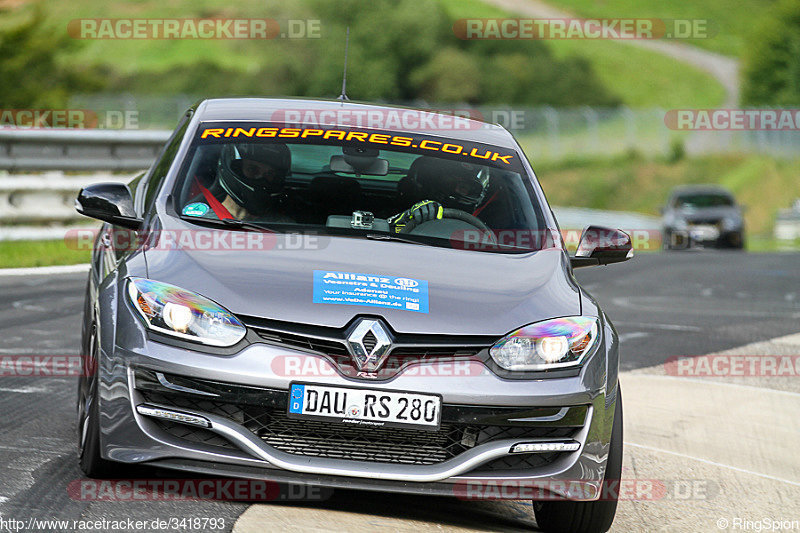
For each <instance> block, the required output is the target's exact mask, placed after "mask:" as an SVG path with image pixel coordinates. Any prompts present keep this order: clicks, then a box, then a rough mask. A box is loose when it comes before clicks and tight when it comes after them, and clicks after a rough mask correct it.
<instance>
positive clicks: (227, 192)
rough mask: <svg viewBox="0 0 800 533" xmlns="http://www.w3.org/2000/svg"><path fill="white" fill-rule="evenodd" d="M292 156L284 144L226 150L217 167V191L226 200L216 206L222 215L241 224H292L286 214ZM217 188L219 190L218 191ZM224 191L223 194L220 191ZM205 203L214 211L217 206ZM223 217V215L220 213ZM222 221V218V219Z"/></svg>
mask: <svg viewBox="0 0 800 533" xmlns="http://www.w3.org/2000/svg"><path fill="white" fill-rule="evenodd" d="M291 157H292V156H291V152H290V151H289V148H288V147H287V146H286V145H285V144H255V143H239V144H228V145H225V146H223V148H222V152H221V154H220V158H219V162H218V164H217V174H216V183H215V187H213V188H214V189H215V190H217V191H219V192H221V193H222V194H223V195H224V197H223V198H222V199H221V200H219V198H220V195H219V194H216V195H215V197H216V198H217V199H218V200H217V203H218V204H219V205H221V207H222V208H223V209H219V205H217V208H218V209H215V210H214V211H215V212H217V211H218V210H220V211H222V213H223V214H225V215H227V214H230V216H232V217H233V218H237V219H240V220H244V219H258V220H262V221H265V222H293V220H292V219H291V217H289V216H287V215H286V213H285V212H284V211H285V210H284V209H283V206H282V203H283V194H282V193H283V185H284V181H285V180H286V175H287V174H288V173H289V169H290V167H291ZM216 185H218V187H216ZM220 189H221V190H220ZM207 193H208V191H207V190H205V191H203V194H204V195H205V196H206V199H207V200H208V201H209V203H211V204H212V207H214V204H215V202H213V200H212V199H210V198H208V194H207ZM217 215H218V216H220V213H217ZM220 218H222V216H220Z"/></svg>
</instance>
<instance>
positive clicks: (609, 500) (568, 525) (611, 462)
mask: <svg viewBox="0 0 800 533" xmlns="http://www.w3.org/2000/svg"><path fill="white" fill-rule="evenodd" d="M617 388H618V389H617V404H616V407H615V408H614V426H613V429H612V430H611V449H610V451H609V454H608V465H607V468H606V474H605V477H604V479H603V489H601V496H600V499H599V500H597V501H590V502H576V501H564V500H561V501H545V502H540V501H536V500H534V502H533V510H534V514H535V515H536V524H537V525H538V526H539V529H541V530H542V531H547V532H550V533H605V532H606V531H608V530H609V528H610V527H611V523H612V522H613V521H614V515H615V514H616V512H617V499H618V494H617V491H616V490H604V489H606V488H607V487H614V486H616V484H614V481H618V480H619V478H620V475H621V474H622V394H621V392H620V391H619V384H617Z"/></svg>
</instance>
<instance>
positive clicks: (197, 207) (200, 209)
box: [183, 202, 208, 217]
mask: <svg viewBox="0 0 800 533" xmlns="http://www.w3.org/2000/svg"><path fill="white" fill-rule="evenodd" d="M206 213H208V206H207V205H206V204H204V203H202V202H195V203H193V204H188V205H187V206H186V207H184V208H183V214H184V215H186V216H187V217H201V216H203V215H205V214H206Z"/></svg>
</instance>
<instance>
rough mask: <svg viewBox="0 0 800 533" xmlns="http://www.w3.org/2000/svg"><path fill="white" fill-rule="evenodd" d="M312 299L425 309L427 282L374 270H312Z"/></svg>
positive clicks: (327, 301) (338, 302)
mask: <svg viewBox="0 0 800 533" xmlns="http://www.w3.org/2000/svg"><path fill="white" fill-rule="evenodd" d="M314 303H315V304H344V305H369V306H372V307H383V308H386V309H403V310H405V311H416V312H418V313H427V312H428V282H427V281H425V280H421V279H411V278H398V277H394V276H380V275H376V274H359V273H357V272H337V271H332V270H315V271H314Z"/></svg>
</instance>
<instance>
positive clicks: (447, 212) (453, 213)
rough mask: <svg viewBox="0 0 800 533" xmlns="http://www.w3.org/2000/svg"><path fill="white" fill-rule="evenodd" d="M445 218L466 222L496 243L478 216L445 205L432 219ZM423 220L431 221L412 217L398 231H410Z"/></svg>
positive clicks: (495, 239) (493, 236)
mask: <svg viewBox="0 0 800 533" xmlns="http://www.w3.org/2000/svg"><path fill="white" fill-rule="evenodd" d="M445 218H450V219H454V220H460V221H462V222H466V223H467V224H469V225H470V226H473V227H475V228H478V229H479V230H481V231H482V232H484V234H485V235H486V236H488V237H489V240H490V241H491V242H492V244H497V237H496V236H495V234H494V232H493V231H492V230H491V229H489V226H487V225H486V224H484V223H483V221H482V220H481V219H479V218H478V217H476V216H474V215H471V214H469V213H467V212H466V211H462V210H461V209H450V208H447V207H445V208H444V209H442V218H439V219H434V220H443V219H445ZM425 222H432V220H425V221H424V222H420V223H417V221H416V220H414V219H413V218H412V219H411V220H409V221H408V222H407V223H406V225H405V227H403V229H401V230H400V233H411V232H412V231H414V229H415V228H416V227H417V226H419V225H420V224H424V223H425Z"/></svg>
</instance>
